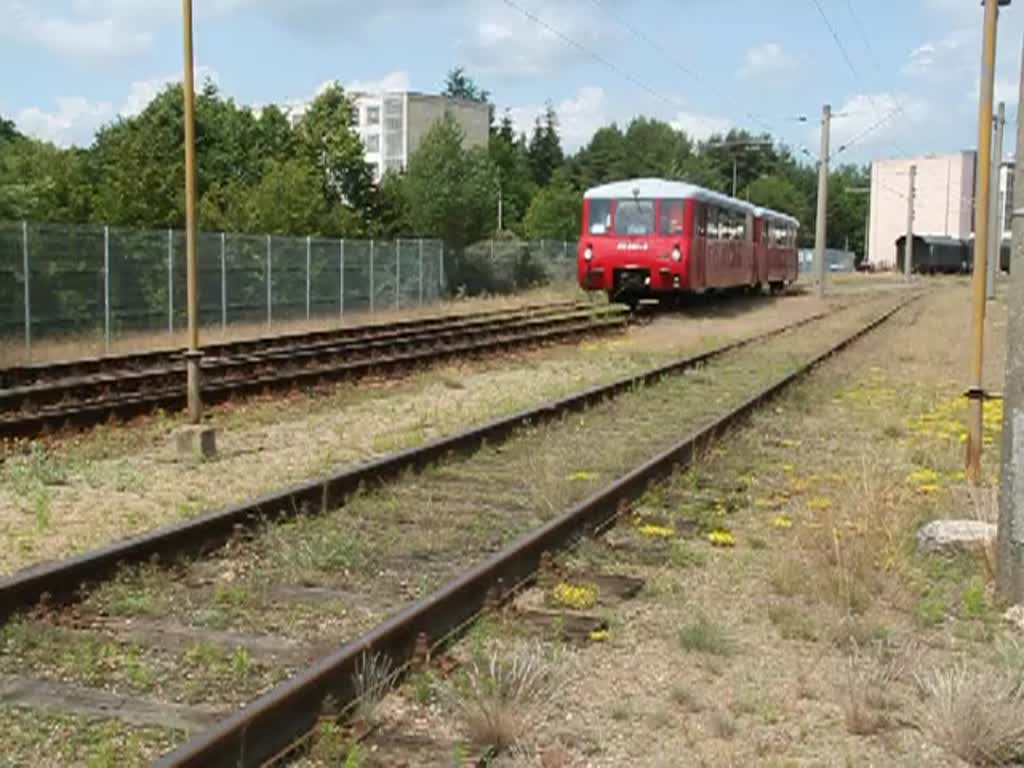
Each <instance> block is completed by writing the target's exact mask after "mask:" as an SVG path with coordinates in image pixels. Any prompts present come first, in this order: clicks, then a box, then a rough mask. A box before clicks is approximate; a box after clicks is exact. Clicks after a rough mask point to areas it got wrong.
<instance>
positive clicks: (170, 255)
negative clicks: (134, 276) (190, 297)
mask: <svg viewBox="0 0 1024 768" xmlns="http://www.w3.org/2000/svg"><path fill="white" fill-rule="evenodd" d="M167 332H168V333H174V230H173V229H171V228H170V227H168V228H167Z"/></svg>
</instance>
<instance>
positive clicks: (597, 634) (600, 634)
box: [590, 629, 608, 643]
mask: <svg viewBox="0 0 1024 768" xmlns="http://www.w3.org/2000/svg"><path fill="white" fill-rule="evenodd" d="M590 639H591V640H593V641H594V642H595V643H602V642H604V641H605V640H607V639H608V630H607V629H595V630H594V631H593V632H591V633H590Z"/></svg>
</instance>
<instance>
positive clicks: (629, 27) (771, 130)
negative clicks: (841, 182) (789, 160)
mask: <svg viewBox="0 0 1024 768" xmlns="http://www.w3.org/2000/svg"><path fill="white" fill-rule="evenodd" d="M591 3H593V4H594V5H595V6H597V7H598V8H600V9H601V10H602V11H603V12H604V13H605V14H607V15H608V16H610V17H611V19H612V20H613V21H615V23H616V24H618V25H620V26H621V27H623V28H624V29H625V30H626V31H628V32H629V33H630V34H632V35H633V36H634V37H636V38H637V39H639V40H640V41H641V42H643V43H645V44H647V45H649V46H651V47H652V48H655V49H657V50H658V51H660V52H661V54H662V55H663V56H664V57H665V58H666V59H667V60H668V62H669V63H670V64H672V65H673V66H674V67H675V68H676V69H678V70H679V71H680V72H682V73H683V74H685V75H687V76H688V77H690V78H691V79H693V80H695V81H697V82H699V83H700V84H701V85H704V86H705V87H710V86H708V85H707V82H706V79H705V78H704V76H703V75H702V74H701V73H700V72H698V71H696V70H695V69H692V68H691V67H688V66H686V65H685V64H683V63H682V62H680V61H679V59H678V58H676V57H675V56H674V55H673V54H672V52H671V51H669V50H668V48H667V47H666V46H665V45H664V44H662V43H661V42H660V41H658V40H657V39H655V38H653V37H651V36H650V35H648V34H647V33H646V32H644V31H643V30H641V29H639V28H638V27H637V26H636V25H634V24H632V23H631V22H630V21H629V20H628V19H624V18H623V17H622V16H620V15H618V14H617V13H615V12H614V11H612V10H611V9H610V8H609V7H608V6H607V5H606V4H605V2H603V0H591ZM724 95H725V97H726V99H727V100H728V101H729V102H731V103H732V104H733V105H735V106H737V107H739V108H740V110H741V111H743V105H742V104H741V103H740V102H739V100H737V99H736V98H734V97H733V96H732V95H731V94H730V93H729V92H728V91H726V92H725V94H724ZM743 116H744V117H746V118H747V119H748V120H750V122H752V123H755V124H757V125H758V126H759V127H760V128H762V129H764V130H766V131H768V134H769V135H772V134H781V131H779V130H778V129H777V127H775V126H772V125H770V124H769V123H767V122H765V121H764V120H763V119H761V118H759V117H758V116H757V115H755V114H753V113H752V112H749V111H743ZM789 120H794V121H796V122H807V118H806V117H802V118H789ZM796 146H797V148H798V149H800V150H802V151H803V153H804V154H806V155H808V156H810V157H813V155H812V154H811V152H810V150H809V149H807V147H805V146H803V145H802V144H800V143H799V142H797V145H796Z"/></svg>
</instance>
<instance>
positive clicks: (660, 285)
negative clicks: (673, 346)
mask: <svg viewBox="0 0 1024 768" xmlns="http://www.w3.org/2000/svg"><path fill="white" fill-rule="evenodd" d="M798 226H799V224H798V222H797V220H796V219H794V218H793V217H792V216H788V215H786V214H784V213H778V212H777V211H772V210H769V209H767V208H759V207H757V206H754V205H751V204H750V203H748V202H745V201H743V200H737V199H735V198H732V197H729V196H727V195H722V194H719V193H717V192H712V191H711V190H707V189H703V188H701V187H697V186H694V185H692V184H685V183H682V182H678V181H666V180H664V179H632V180H627V181H618V182H614V183H611V184H605V185H603V186H600V187H594V188H593V189H589V190H587V192H586V193H585V194H584V196H583V228H582V232H581V235H580V243H579V252H578V254H577V261H578V265H577V269H578V276H579V282H580V285H581V286H582V287H583V288H585V289H587V290H591V291H604V292H606V293H607V294H608V297H609V298H610V299H611V300H613V301H623V302H626V303H629V304H632V305H634V306H635V305H636V304H637V303H638V302H639V301H640V300H641V299H644V298H669V297H671V296H673V295H677V294H682V293H701V292H705V291H709V290H714V291H725V290H734V289H762V288H763V287H764V286H769V287H770V288H771V289H772V290H780V289H782V288H783V287H784V286H786V285H788V284H790V283H792V282H794V281H795V280H796V279H797V271H798V261H797V250H796V232H797V228H798Z"/></svg>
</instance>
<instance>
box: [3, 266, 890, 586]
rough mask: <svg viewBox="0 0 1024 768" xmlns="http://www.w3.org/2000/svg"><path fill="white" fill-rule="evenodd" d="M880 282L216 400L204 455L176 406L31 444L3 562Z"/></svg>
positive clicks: (339, 463)
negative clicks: (179, 445)
mask: <svg viewBox="0 0 1024 768" xmlns="http://www.w3.org/2000/svg"><path fill="white" fill-rule="evenodd" d="M871 285H872V284H869V283H857V284H856V286H855V288H849V287H846V288H843V289H842V290H837V292H836V294H835V296H834V297H832V298H830V299H829V300H828V301H827V302H826V303H825V304H822V303H821V302H819V301H818V300H817V299H815V298H814V297H813V296H810V295H806V294H802V295H801V294H798V295H793V296H785V297H781V298H777V299H764V300H762V301H759V302H756V303H753V304H752V303H751V302H749V301H745V300H733V301H728V302H724V303H720V304H712V305H707V306H700V307H695V308H692V309H690V310H688V311H684V312H681V313H678V314H672V315H663V316H659V317H658V318H657V319H655V320H654V321H653V322H651V323H650V324H647V325H642V326H635V327H631V328H630V329H629V330H628V331H627V332H626V333H625V334H622V335H616V336H607V337H601V338H597V339H591V340H586V341H583V342H580V343H578V344H569V345H561V346H556V347H550V348H546V349H540V350H534V351H528V352H523V353H516V354H509V355H505V356H502V357H500V358H492V359H488V360H481V361H469V362H465V363H463V364H459V365H451V366H446V367H443V368H433V369H425V370H423V371H420V372H417V373H414V374H413V375H411V376H409V377H407V378H404V379H401V380H397V381H376V382H374V381H362V382H359V383H358V384H343V385H339V386H338V387H336V388H334V389H332V390H330V391H327V392H318V393H314V394H295V395H293V396H291V397H278V398H274V399H270V400H252V401H247V402H246V403H244V404H240V405H233V406H225V407H222V408H218V409H216V410H215V411H214V412H213V424H214V425H215V426H216V427H217V428H218V435H217V441H218V448H219V455H218V457H217V458H216V459H215V460H213V461H208V462H204V463H199V464H195V463H189V462H186V461H183V460H182V459H180V458H179V457H177V456H176V455H175V453H174V450H173V440H172V432H173V430H174V429H175V428H176V427H177V426H178V425H179V424H180V423H181V417H180V416H175V417H159V418H153V419H149V420H145V421H142V422H141V423H139V424H137V425H131V426H128V427H100V428H97V429H95V430H93V431H91V432H88V433H85V434H83V435H80V436H77V437H74V438H71V439H64V440H60V441H56V442H50V443H47V444H44V443H36V444H32V445H30V446H27V447H25V449H24V450H22V451H20V452H17V453H12V454H9V455H8V456H6V457H5V460H4V461H3V462H2V464H0V541H2V542H4V546H3V547H2V548H0V574H2V573H9V572H11V571H14V570H16V569H18V568H22V567H25V566H27V565H30V564H32V563H35V562H38V561H42V560H48V559H54V558H59V557H62V556H66V555H69V554H72V553H76V552H81V551H83V550H86V549H89V548H91V547H94V546H97V545H101V544H104V543H107V542H110V541H112V540H116V539H118V538H121V537H123V536H126V535H130V534H133V533H138V532H141V531H144V530H149V529H152V528H155V527H158V526H160V525H164V524H168V523H171V522H175V521H178V520H181V519H187V518H189V517H193V516H195V515H197V514H199V513H201V512H203V511H206V510H208V509H211V508H214V507H217V506H220V505H225V504H229V503H233V502H240V501H243V500H245V499H247V498H250V497H252V496H254V495H256V494H259V493H263V492H267V491H270V490H274V489H277V488H280V487H281V486H283V485H286V484H289V483H295V482H298V481H301V480H305V479H308V478H310V477H312V476H315V475H317V474H321V473H326V472H329V471H333V470H337V469H339V468H342V467H344V466H347V465H351V464H353V463H358V462H362V461H365V460H367V459H370V458H372V457H375V456H378V455H381V454H385V453H388V452H391V451H395V450H398V449H401V448H406V447H410V446H413V445H417V444H420V443H423V442H425V441H427V440H429V439H432V438H435V437H438V436H441V435H444V434H450V433H452V432H455V431H457V430H460V429H464V428H467V427H469V426H472V425H474V424H480V423H482V422H484V421H486V420H488V419H491V418H494V417H496V416H499V415H503V414H508V413H511V412H514V411H517V410H521V409H524V408H527V407H530V406H534V405H537V404H540V403H541V402H544V401H546V400H549V399H551V398H554V397H557V396H560V395H565V394H568V393H570V392H574V391H578V390H580V389H582V388H584V387H586V386H589V385H593V384H597V383H601V382H607V381H610V380H612V379H615V378H618V377H621V376H624V375H627V374H630V373H634V372H638V371H641V370H644V369H647V368H650V367H653V366H654V365H657V364H659V363H664V362H666V361H667V360H669V359H673V358H676V357H679V356H681V355H682V354H685V353H690V352H693V351H696V350H700V349H705V348H709V347H712V346H714V345H717V344H720V343H723V342H725V341H728V340H731V339H736V338H741V337H746V336H751V335H756V334H758V333H762V332H764V331H767V330H769V329H770V328H773V327H778V326H781V325H784V324H786V323H789V322H793V321H795V320H797V319H799V318H802V317H807V316H809V315H812V314H815V313H817V312H820V311H822V310H823V309H824V308H825V307H826V306H829V305H832V306H834V305H836V304H838V303H842V302H849V301H857V300H862V299H863V298H864V296H865V295H869V294H862V293H859V292H862V291H863V290H864V289H865V288H866V287H867V288H870V286H871ZM874 285H876V286H880V285H881V284H879V283H874ZM895 287H896V288H898V287H899V286H898V285H896V286H895Z"/></svg>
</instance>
